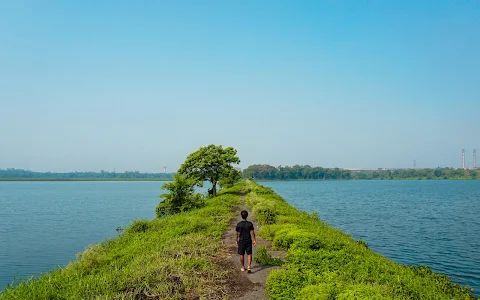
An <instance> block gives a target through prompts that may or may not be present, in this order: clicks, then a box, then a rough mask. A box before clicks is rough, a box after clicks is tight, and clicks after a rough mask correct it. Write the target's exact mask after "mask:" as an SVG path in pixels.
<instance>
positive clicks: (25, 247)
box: [0, 182, 163, 290]
mask: <svg viewBox="0 0 480 300" xmlns="http://www.w3.org/2000/svg"><path fill="white" fill-rule="evenodd" d="M162 184H163V183H162V182H0V207H1V210H0V290H1V289H2V288H4V287H5V286H6V285H7V284H9V283H11V282H12V281H13V278H14V277H20V278H26V277H28V276H32V275H35V274H37V275H38V274H39V273H41V272H46V271H49V270H53V269H55V268H57V267H58V266H65V265H66V264H67V263H68V262H69V261H72V260H74V259H75V254H76V253H78V252H82V251H83V250H85V248H86V247H87V246H88V245H89V244H95V243H98V242H101V241H104V240H105V239H107V238H112V237H115V236H116V235H117V232H116V230H115V229H116V228H117V227H119V226H120V227H124V226H126V225H128V224H129V223H130V222H131V221H132V220H133V219H139V218H149V219H151V218H154V217H155V207H156V206H157V204H158V202H159V201H160V199H159V198H158V195H160V194H161V193H162V192H161V190H160V187H161V185H162Z"/></svg>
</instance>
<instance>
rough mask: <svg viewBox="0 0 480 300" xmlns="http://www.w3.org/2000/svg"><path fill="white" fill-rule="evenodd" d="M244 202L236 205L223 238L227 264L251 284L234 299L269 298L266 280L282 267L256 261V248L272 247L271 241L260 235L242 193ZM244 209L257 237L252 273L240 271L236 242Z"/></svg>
mask: <svg viewBox="0 0 480 300" xmlns="http://www.w3.org/2000/svg"><path fill="white" fill-rule="evenodd" d="M240 197H241V199H242V204H241V205H237V206H235V207H234V211H235V215H236V217H234V218H233V219H232V220H231V221H230V224H229V226H230V229H229V230H228V231H227V232H225V233H224V235H223V237H222V239H223V243H224V245H225V248H226V249H225V250H226V252H227V259H226V262H227V266H228V267H229V268H230V269H233V274H234V277H236V278H238V281H240V282H242V281H244V280H245V279H247V280H248V281H249V282H250V283H251V284H248V285H245V286H244V290H241V291H238V292H239V295H238V296H234V297H233V298H232V299H237V300H246V299H249V300H263V299H268V297H267V295H266V294H265V282H266V281H267V277H268V274H269V273H270V272H271V271H272V270H274V269H279V268H280V267H278V266H277V267H274V266H262V265H260V264H258V263H257V262H255V255H256V249H257V248H258V247H260V246H265V247H267V249H271V244H272V243H271V242H270V241H267V240H265V239H263V238H261V237H260V236H259V235H258V230H259V225H258V223H257V222H256V220H255V218H254V217H253V216H252V212H251V211H248V209H247V208H246V206H245V194H244V193H241V195H240ZM242 210H247V211H248V213H249V216H248V220H249V221H250V222H252V223H253V226H254V227H255V235H256V238H257V246H255V247H253V258H254V259H253V262H252V273H250V274H248V273H247V271H244V272H242V271H240V268H241V264H240V258H239V255H238V254H237V246H236V244H235V238H236V232H235V226H236V225H237V223H238V222H240V221H241V220H242V218H241V217H240V212H241V211H242ZM246 265H247V256H245V266H246Z"/></svg>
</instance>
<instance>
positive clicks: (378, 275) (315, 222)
mask: <svg viewBox="0 0 480 300" xmlns="http://www.w3.org/2000/svg"><path fill="white" fill-rule="evenodd" d="M246 191H247V195H246V197H245V203H246V205H247V206H249V207H250V208H251V209H252V210H253V212H254V216H255V217H256V218H257V220H259V223H261V224H262V226H261V229H260V232H259V235H260V236H261V237H263V238H265V239H268V240H271V241H272V244H273V248H274V249H276V250H281V249H283V250H287V251H288V254H287V260H286V262H285V263H284V265H283V268H282V269H281V270H274V271H272V272H271V273H270V275H269V277H268V279H267V285H266V286H267V291H266V292H267V294H268V296H269V297H270V298H271V299H288V300H290V299H309V300H311V299H432V300H433V299H476V297H475V296H474V295H473V294H472V293H471V290H470V289H469V288H466V287H462V286H460V285H458V284H453V283H452V282H451V280H450V279H449V278H448V277H446V276H445V275H442V274H436V273H434V272H433V271H432V270H430V269H429V268H428V267H424V266H420V267H407V266H404V265H400V264H397V263H395V262H393V261H390V260H388V259H387V258H385V257H383V256H381V255H379V254H377V253H375V252H373V251H371V250H369V249H368V246H367V245H366V243H365V242H363V241H355V240H353V239H352V238H351V237H350V236H348V235H346V234H344V233H342V232H341V231H339V230H337V229H335V228H332V227H330V226H328V225H327V224H325V223H323V222H322V221H321V220H319V219H318V214H316V213H313V214H312V215H309V214H307V213H305V212H300V211H298V210H297V209H295V208H294V207H292V206H290V205H289V204H288V203H286V202H285V201H284V200H283V199H282V198H281V197H280V196H279V195H277V194H276V193H274V192H273V190H271V189H270V188H265V187H262V186H260V185H258V184H255V183H253V182H251V181H247V186H246ZM257 207H260V208H261V209H258V208H257ZM266 207H267V208H268V209H265V208H266ZM255 212H257V214H260V215H255ZM262 214H265V215H262ZM271 216H273V218H272V217H271ZM259 217H260V218H259ZM272 219H273V220H274V222H272ZM260 220H261V221H260ZM267 259H268V258H267Z"/></svg>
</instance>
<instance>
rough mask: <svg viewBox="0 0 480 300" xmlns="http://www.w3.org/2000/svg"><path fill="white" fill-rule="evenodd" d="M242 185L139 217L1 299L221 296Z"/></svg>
mask: <svg viewBox="0 0 480 300" xmlns="http://www.w3.org/2000/svg"><path fill="white" fill-rule="evenodd" d="M240 188H241V186H240V185H237V186H235V187H233V188H232V189H229V190H225V191H223V192H221V193H220V194H219V196H218V197H216V198H214V199H210V200H207V201H206V206H205V207H203V208H201V209H196V210H192V211H190V212H185V213H180V214H177V215H173V216H169V217H164V218H161V219H155V220H152V221H148V220H139V221H135V222H134V223H133V224H131V226H129V227H128V228H127V229H126V230H125V232H124V233H123V234H121V235H119V236H118V237H117V238H115V239H112V240H109V241H106V242H104V243H102V244H99V245H95V246H93V247H91V248H89V249H87V250H86V251H85V252H83V253H81V254H80V255H79V256H78V258H77V261H75V262H72V263H70V264H69V265H68V266H66V267H65V268H64V269H58V270H56V271H53V272H50V273H47V274H45V275H43V276H41V277H40V278H38V279H33V280H29V281H26V282H23V283H20V284H16V285H14V286H13V287H8V288H6V289H5V290H4V291H3V293H2V294H0V299H1V300H3V299H185V298H189V299H195V298H201V299H221V298H224V297H226V295H225V293H226V292H225V291H226V289H225V284H226V283H225V281H224V279H225V276H226V272H228V271H225V270H224V268H222V267H220V266H219V265H218V264H216V263H215V258H216V257H218V255H219V253H220V252H221V251H220V250H221V247H222V243H221V236H222V233H223V232H224V231H225V230H227V229H228V223H229V221H230V219H231V218H232V217H233V215H232V209H231V208H232V206H233V205H235V204H238V203H239V201H240V197H239V196H238V191H239V189H240Z"/></svg>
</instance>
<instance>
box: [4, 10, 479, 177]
mask: <svg viewBox="0 0 480 300" xmlns="http://www.w3.org/2000/svg"><path fill="white" fill-rule="evenodd" d="M479 92H480V2H478V1H473V0H471V1H462V0H459V1H453V0H451V1H333V0H332V1H140V2H138V1H129V2H126V1H0V168H3V169H4V168H9V167H13V168H24V169H31V170H38V171H47V170H51V171H74V170H78V171H83V170H101V169H104V170H113V169H114V168H116V170H117V171H124V170H140V171H145V172H153V171H163V166H164V165H167V166H168V170H169V171H174V170H176V169H177V168H178V167H179V165H180V164H181V163H182V162H183V160H184V159H185V158H186V156H187V155H188V154H189V153H190V152H192V151H194V150H196V149H197V148H199V147H200V146H204V145H208V144H211V143H213V144H222V145H224V146H233V147H235V148H236V149H238V151H239V156H240V158H241V160H242V164H241V166H242V167H247V166H248V165H250V164H254V163H266V164H272V165H293V164H297V163H298V164H310V165H315V166H316V165H319V166H324V167H409V166H411V165H412V162H413V160H414V159H416V160H417V166H418V167H436V166H452V167H459V166H461V149H462V148H465V149H466V153H467V165H471V162H472V158H471V157H472V150H473V149H474V148H477V149H478V150H479V152H480V93H479Z"/></svg>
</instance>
